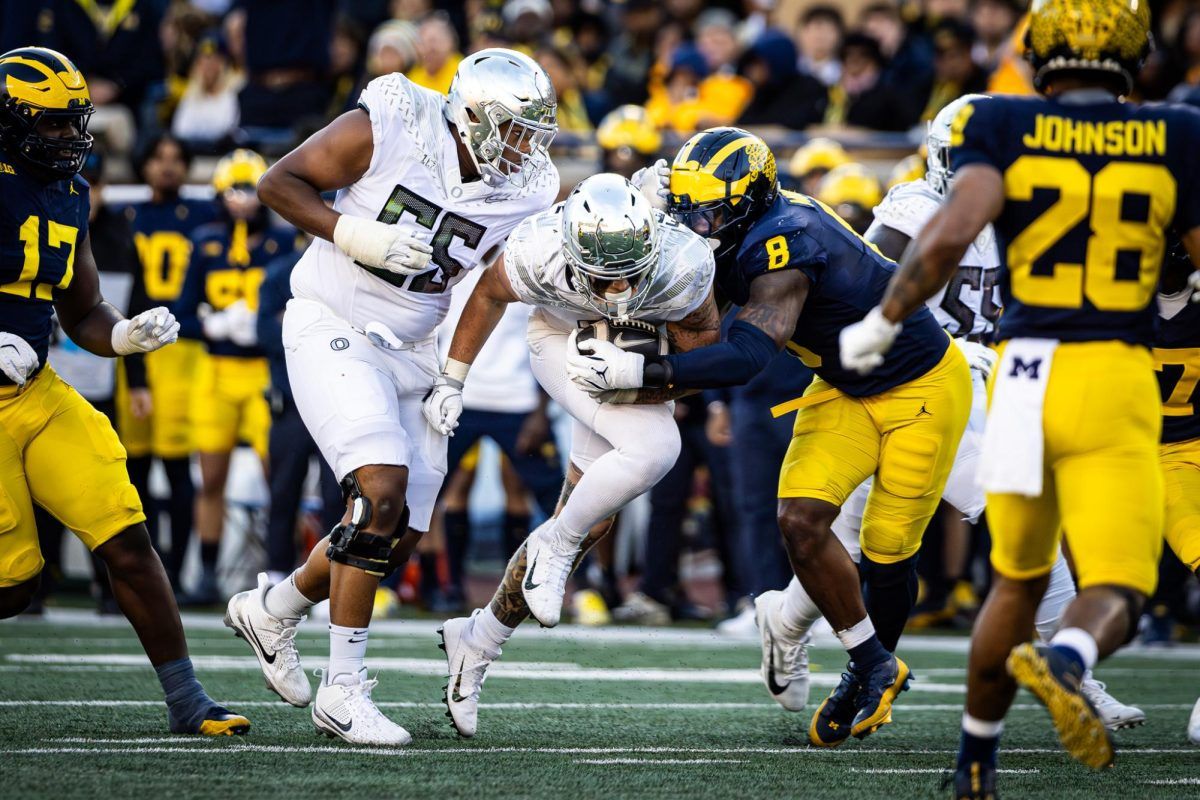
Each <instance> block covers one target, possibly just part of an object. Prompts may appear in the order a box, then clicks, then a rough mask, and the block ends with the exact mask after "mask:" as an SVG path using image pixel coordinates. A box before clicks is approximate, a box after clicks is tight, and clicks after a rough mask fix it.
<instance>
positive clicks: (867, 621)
mask: <svg viewBox="0 0 1200 800" xmlns="http://www.w3.org/2000/svg"><path fill="white" fill-rule="evenodd" d="M874 635H875V626H874V625H873V624H872V623H871V618H870V617H863V618H862V619H861V620H859V621H858V622H856V623H854V624H853V625H851V626H850V627H849V628H846V629H845V630H842V631H837V637H838V640H839V641H841V643H842V647H844V648H846V651H847V652H849V650H850V648H852V647H858V646H859V645H860V644H862V643H863V642H865V641H867V640H868V639H870V638H871V637H872V636H874Z"/></svg>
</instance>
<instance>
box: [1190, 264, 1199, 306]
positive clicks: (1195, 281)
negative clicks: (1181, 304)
mask: <svg viewBox="0 0 1200 800" xmlns="http://www.w3.org/2000/svg"><path fill="white" fill-rule="evenodd" d="M1188 286H1190V287H1191V288H1192V302H1193V303H1200V269H1194V270H1192V273H1191V274H1190V275H1188Z"/></svg>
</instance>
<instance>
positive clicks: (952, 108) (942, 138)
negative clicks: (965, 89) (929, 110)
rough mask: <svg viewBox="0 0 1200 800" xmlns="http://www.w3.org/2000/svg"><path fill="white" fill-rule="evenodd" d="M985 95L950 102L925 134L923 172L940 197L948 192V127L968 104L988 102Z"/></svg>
mask: <svg viewBox="0 0 1200 800" xmlns="http://www.w3.org/2000/svg"><path fill="white" fill-rule="evenodd" d="M988 99H989V97H988V96H987V95H986V94H964V95H963V96H962V97H959V98H957V99H955V100H951V101H950V102H949V103H947V104H946V105H945V106H943V107H942V110H941V111H939V112H938V113H937V116H936V117H934V118H933V121H932V122H930V123H929V128H928V129H927V130H926V132H925V149H926V153H925V163H926V164H928V166H929V168H928V169H927V170H926V171H925V180H926V182H927V183H928V184H929V185H930V186H931V187H933V190H934V191H935V192H937V193H938V194H940V195H945V194H946V193H947V192H948V191H950V179H951V178H952V177H953V174H952V173H951V172H950V126H951V124H953V122H954V118H955V117H957V116H958V112H959V111H961V110H962V108H963V106H965V105H967V104H968V103H975V102H978V101H980V100H988Z"/></svg>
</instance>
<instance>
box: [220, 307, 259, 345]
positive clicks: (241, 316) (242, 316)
mask: <svg viewBox="0 0 1200 800" xmlns="http://www.w3.org/2000/svg"><path fill="white" fill-rule="evenodd" d="M225 317H226V319H228V320H229V341H231V342H233V343H234V344H236V345H238V346H239V347H254V346H255V345H257V344H258V314H257V313H256V312H254V311H251V310H250V306H248V305H246V301H245V300H238V301H237V302H236V303H234V304H233V305H231V306H230V307H229V308H227V309H225Z"/></svg>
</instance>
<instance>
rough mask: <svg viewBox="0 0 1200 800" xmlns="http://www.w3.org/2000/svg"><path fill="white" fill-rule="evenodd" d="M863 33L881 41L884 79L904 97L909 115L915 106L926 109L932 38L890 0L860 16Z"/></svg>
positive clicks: (874, 5) (930, 78)
mask: <svg viewBox="0 0 1200 800" xmlns="http://www.w3.org/2000/svg"><path fill="white" fill-rule="evenodd" d="M859 19H860V21H861V25H862V31H863V33H865V34H867V35H868V36H871V37H873V38H874V39H875V40H876V41H877V42H879V50H880V52H881V53H883V58H884V60H885V61H886V62H887V66H886V67H885V68H884V71H883V82H884V84H886V85H887V86H888V88H889V89H890V90H891V91H893V92H895V93H897V94H899V95H902V96H903V97H904V106H905V108H907V109H911V111H909V114H910V118H912V119H913V120H914V121H915V117H912V116H911V115H912V114H913V113H914V112H915V110H916V109H920V108H924V107H925V103H926V102H927V101H928V100H929V92H930V89H931V88H932V86H933V46H932V45H931V44H930V42H929V39H928V38H926V37H924V36H919V35H916V34H914V33H913V32H912V31H911V30H910V29H909V27H908V26H907V25H905V24H904V20H903V19H902V18H901V16H900V9H899V8H898V7H897V6H896V5H895V3H894V2H891V0H883V1H882V2H876V3H872V4H871V5H868V6H867V7H866V8H864V9H863V10H862V13H861V15H860V17H859Z"/></svg>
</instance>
